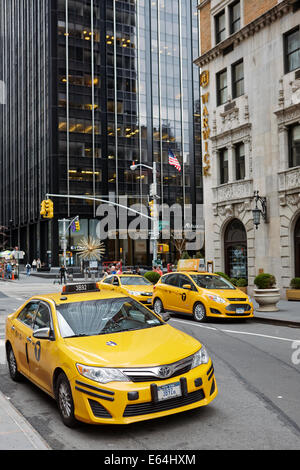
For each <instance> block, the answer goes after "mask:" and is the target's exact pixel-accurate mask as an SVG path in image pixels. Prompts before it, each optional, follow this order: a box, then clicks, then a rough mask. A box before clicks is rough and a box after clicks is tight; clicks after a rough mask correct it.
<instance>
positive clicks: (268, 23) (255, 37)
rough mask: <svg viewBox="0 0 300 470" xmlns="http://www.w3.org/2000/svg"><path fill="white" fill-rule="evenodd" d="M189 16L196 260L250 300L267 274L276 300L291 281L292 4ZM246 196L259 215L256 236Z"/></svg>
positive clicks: (295, 113) (295, 62)
mask: <svg viewBox="0 0 300 470" xmlns="http://www.w3.org/2000/svg"><path fill="white" fill-rule="evenodd" d="M198 11H199V17H200V36H201V56H200V57H199V58H197V59H196V60H195V63H196V64H197V65H198V66H199V67H200V81H201V84H202V153H203V157H202V158H203V177H204V183H203V185H204V204H205V224H206V240H205V244H206V256H207V259H211V260H213V261H214V269H215V271H223V272H226V273H227V274H228V275H229V276H231V277H235V278H236V277H245V278H247V279H248V283H249V286H250V289H249V290H250V292H251V287H253V281H254V278H255V276H256V275H257V274H258V272H260V271H262V270H263V271H264V272H269V273H271V274H274V275H275V277H276V280H277V285H278V286H279V287H281V289H282V291H281V292H282V295H284V290H285V289H284V288H286V287H288V286H289V283H290V280H291V278H293V277H295V276H300V30H299V24H300V2H299V1H293V0H278V1H277V0H267V1H266V0H256V1H255V2H254V1H252V0H240V1H232V0H202V1H200V2H199V5H198ZM255 191H258V192H259V196H260V197H262V198H266V208H267V217H266V220H264V219H263V218H262V217H261V220H260V224H259V225H258V226H257V227H256V226H255V224H254V220H253V215H254V214H253V212H252V210H253V209H254V208H255V206H256V201H255V198H254V192H255ZM257 205H258V208H259V209H261V210H262V205H261V204H260V202H258V204H257ZM256 228H257V229H256Z"/></svg>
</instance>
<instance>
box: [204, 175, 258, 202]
mask: <svg viewBox="0 0 300 470" xmlns="http://www.w3.org/2000/svg"><path fill="white" fill-rule="evenodd" d="M212 191H213V195H214V203H215V204H220V203H226V202H227V203H229V202H230V203H237V202H241V200H244V201H245V200H250V199H252V198H253V180H252V179H249V180H240V181H234V182H233V183H227V184H222V185H221V186H216V187H215V188H212Z"/></svg>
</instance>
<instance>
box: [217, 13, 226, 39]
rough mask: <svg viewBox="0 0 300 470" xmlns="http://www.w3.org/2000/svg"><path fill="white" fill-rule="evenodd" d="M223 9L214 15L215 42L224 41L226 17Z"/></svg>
mask: <svg viewBox="0 0 300 470" xmlns="http://www.w3.org/2000/svg"><path fill="white" fill-rule="evenodd" d="M225 18H226V17H225V10H222V11H221V13H219V14H218V15H216V16H215V32H216V44H219V42H221V41H224V39H225V37H226V19H225Z"/></svg>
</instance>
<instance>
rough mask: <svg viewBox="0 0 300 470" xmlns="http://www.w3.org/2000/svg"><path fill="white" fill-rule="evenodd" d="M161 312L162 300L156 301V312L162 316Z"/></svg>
mask: <svg viewBox="0 0 300 470" xmlns="http://www.w3.org/2000/svg"><path fill="white" fill-rule="evenodd" d="M161 311H162V303H161V301H160V300H156V301H155V303H154V312H155V313H157V314H158V315H160V314H161Z"/></svg>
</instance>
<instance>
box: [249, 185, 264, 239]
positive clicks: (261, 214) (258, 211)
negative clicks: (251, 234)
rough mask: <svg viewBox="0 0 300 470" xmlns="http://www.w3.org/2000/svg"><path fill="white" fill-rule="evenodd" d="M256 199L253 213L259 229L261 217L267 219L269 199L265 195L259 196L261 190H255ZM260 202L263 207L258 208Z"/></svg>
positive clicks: (254, 221)
mask: <svg viewBox="0 0 300 470" xmlns="http://www.w3.org/2000/svg"><path fill="white" fill-rule="evenodd" d="M254 199H255V208H254V209H253V210H252V215H253V223H254V225H255V227H256V230H257V229H258V226H259V224H260V217H262V218H263V219H264V221H265V222H266V221H267V199H266V198H265V197H261V196H259V191H254ZM258 203H260V205H261V209H259V208H258Z"/></svg>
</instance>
